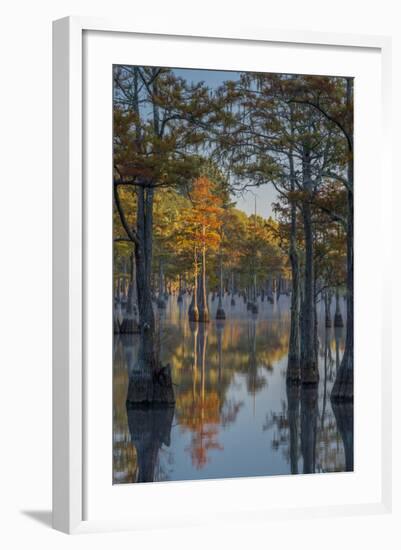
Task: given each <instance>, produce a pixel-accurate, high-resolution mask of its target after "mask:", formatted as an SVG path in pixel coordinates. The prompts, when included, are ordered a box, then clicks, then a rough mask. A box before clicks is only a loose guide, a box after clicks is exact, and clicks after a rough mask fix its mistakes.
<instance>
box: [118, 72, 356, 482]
mask: <svg viewBox="0 0 401 550" xmlns="http://www.w3.org/2000/svg"><path fill="white" fill-rule="evenodd" d="M112 77H113V182H112V186H113V214H112V215H113V319H112V323H111V326H112V328H110V330H113V332H114V340H113V341H114V345H113V346H114V350H113V483H116V484H118V483H137V482H161V481H169V480H171V481H174V480H194V479H213V478H235V477H243V476H271V475H279V474H313V473H332V472H343V471H352V470H353V385H354V377H353V355H354V354H353V79H352V78H348V77H331V76H308V75H296V74H270V73H250V72H227V71H215V70H213V71H209V70H197V69H174V68H161V67H144V66H129V65H124V66H121V65H115V66H114V67H113V75H112Z"/></svg>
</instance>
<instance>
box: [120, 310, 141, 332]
mask: <svg viewBox="0 0 401 550" xmlns="http://www.w3.org/2000/svg"><path fill="white" fill-rule="evenodd" d="M140 332H141V329H140V326H139V323H138V321H137V320H136V319H135V317H134V315H133V314H131V315H128V316H127V317H124V320H123V322H122V323H121V325H120V333H121V334H139V333H140Z"/></svg>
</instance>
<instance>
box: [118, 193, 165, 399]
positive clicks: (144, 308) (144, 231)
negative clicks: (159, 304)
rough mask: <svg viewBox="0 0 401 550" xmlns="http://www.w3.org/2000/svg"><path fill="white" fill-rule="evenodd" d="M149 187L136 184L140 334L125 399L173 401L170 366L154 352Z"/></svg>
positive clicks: (150, 197) (151, 194)
mask: <svg viewBox="0 0 401 550" xmlns="http://www.w3.org/2000/svg"><path fill="white" fill-rule="evenodd" d="M153 192H154V191H153V189H152V188H151V187H148V188H145V187H144V186H138V187H137V201H138V207H137V227H136V229H137V238H138V242H137V244H136V246H135V262H136V268H137V272H136V275H137V276H136V283H137V296H138V312H139V323H140V338H139V350H138V362H137V364H136V365H135V367H134V369H133V370H132V372H131V374H130V379H129V384H128V394H127V403H128V404H130V405H133V404H150V403H164V404H173V403H174V402H175V398H174V390H173V385H172V381H171V371H170V366H169V365H167V366H165V367H162V366H161V364H160V361H159V358H158V357H157V355H156V346H155V318H154V313H153V304H152V295H151V285H150V279H151V271H152V248H153V247H152V244H153V243H152V227H153Z"/></svg>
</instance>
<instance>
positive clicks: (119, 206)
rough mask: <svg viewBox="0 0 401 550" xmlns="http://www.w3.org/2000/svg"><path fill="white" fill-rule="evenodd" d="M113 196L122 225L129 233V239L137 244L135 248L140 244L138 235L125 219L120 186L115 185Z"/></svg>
mask: <svg viewBox="0 0 401 550" xmlns="http://www.w3.org/2000/svg"><path fill="white" fill-rule="evenodd" d="M113 194H114V202H115V204H116V208H117V212H118V215H119V216H120V220H121V225H122V226H123V228H124V229H125V232H126V233H127V235H128V237H129V239H130V240H131V241H132V242H133V243H134V244H135V246H137V245H138V244H139V239H138V235H137V234H136V231H135V230H134V229H132V228H131V227H130V226H129V223H128V221H127V218H126V217H125V214H124V210H123V207H122V204H121V202H120V197H119V194H118V185H113Z"/></svg>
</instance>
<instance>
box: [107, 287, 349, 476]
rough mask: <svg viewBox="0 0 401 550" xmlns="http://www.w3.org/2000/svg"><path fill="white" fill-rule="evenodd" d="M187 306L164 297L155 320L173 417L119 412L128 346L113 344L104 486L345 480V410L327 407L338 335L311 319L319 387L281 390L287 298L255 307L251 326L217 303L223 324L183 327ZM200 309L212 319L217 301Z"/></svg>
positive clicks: (124, 339) (241, 311)
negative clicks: (341, 476) (341, 475)
mask: <svg viewBox="0 0 401 550" xmlns="http://www.w3.org/2000/svg"><path fill="white" fill-rule="evenodd" d="M189 301H190V298H189V297H188V296H187V297H184V302H183V303H182V304H178V303H177V296H170V297H169V299H168V303H167V308H166V310H165V311H163V312H162V313H160V312H157V313H156V315H157V317H158V318H159V321H158V337H157V339H158V346H159V349H160V355H161V359H162V363H163V364H166V363H170V365H171V367H172V375H173V381H174V383H175V384H176V386H175V391H176V405H175V408H170V409H156V410H152V411H149V410H140V409H136V410H128V411H127V409H126V405H125V401H126V396H127V386H128V378H129V373H130V370H131V369H132V367H133V365H134V364H135V360H136V354H137V349H138V336H136V335H120V336H116V337H115V341H114V365H113V382H114V384H113V393H114V411H113V414H114V417H113V481H114V483H134V482H138V481H166V480H191V479H208V478H209V479H210V478H222V477H239V476H258V475H278V474H290V473H312V472H335V471H345V470H352V469H353V410H352V407H351V406H349V405H348V406H340V407H336V408H335V410H333V408H332V405H331V403H330V391H331V387H332V385H333V382H334V378H335V374H336V369H337V368H338V365H339V362H340V360H341V357H342V353H343V349H344V336H345V334H344V329H334V328H331V329H326V328H325V327H324V324H323V323H322V318H323V316H322V312H319V328H318V335H319V370H320V383H319V387H318V388H317V389H316V390H313V389H308V390H302V389H299V388H292V389H287V387H286V381H285V371H286V363H287V349H288V336H289V328H290V325H289V323H290V313H289V298H288V297H287V296H281V297H280V299H279V302H278V303H277V304H270V303H269V302H267V301H264V302H262V301H261V300H259V314H258V316H257V317H254V316H252V314H250V313H249V312H248V311H247V309H246V305H245V304H244V302H243V300H242V298H239V297H238V296H236V305H235V307H233V306H231V305H230V301H231V297H230V296H226V297H225V299H224V309H225V312H226V315H227V319H226V320H225V321H211V322H210V323H208V324H198V325H196V324H195V325H193V324H191V323H189V322H188V316H187V311H188V306H189ZM209 304H210V306H211V307H210V309H211V316H212V318H213V317H214V315H215V311H216V307H217V299H216V300H214V301H212V298H211V297H210V298H209ZM343 315H344V312H343ZM344 320H345V319H344Z"/></svg>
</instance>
